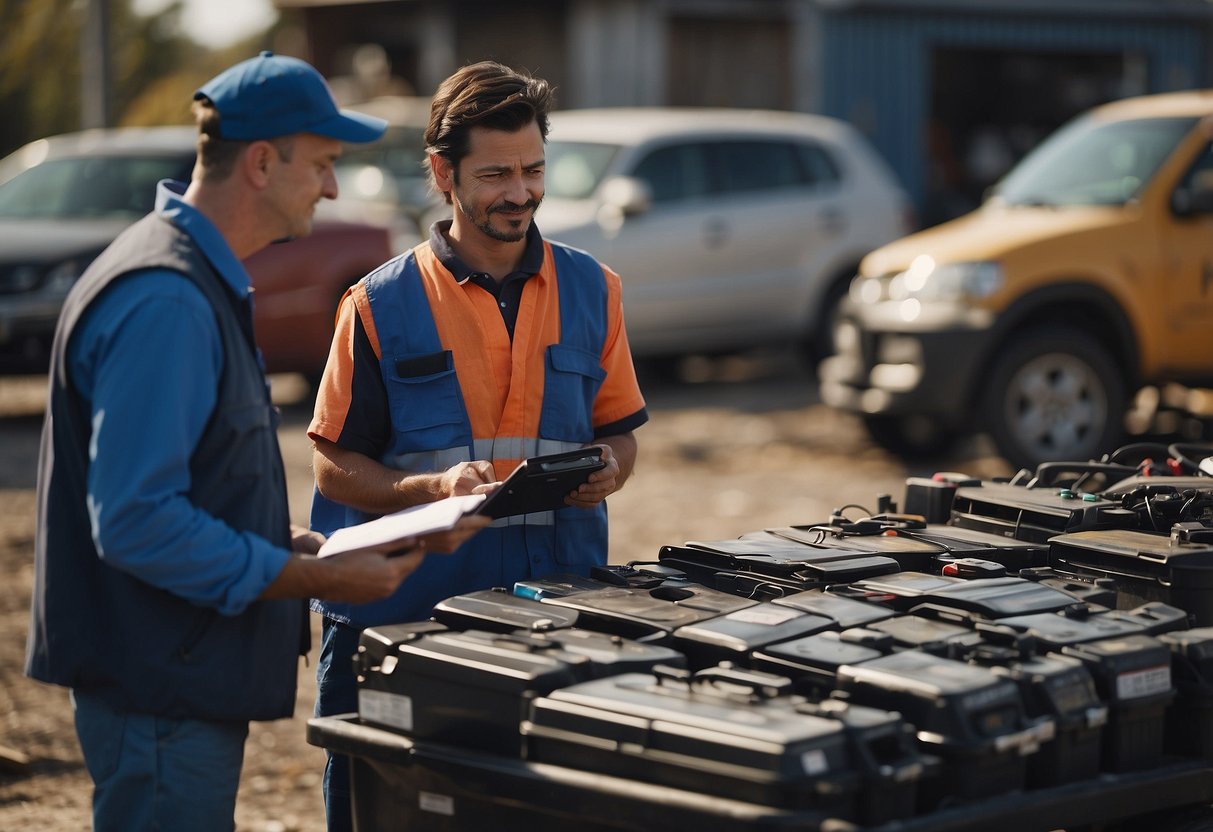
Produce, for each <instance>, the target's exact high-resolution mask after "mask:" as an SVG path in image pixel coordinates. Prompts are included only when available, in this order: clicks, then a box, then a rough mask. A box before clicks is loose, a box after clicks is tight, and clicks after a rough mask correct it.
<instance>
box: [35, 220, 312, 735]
mask: <svg viewBox="0 0 1213 832" xmlns="http://www.w3.org/2000/svg"><path fill="white" fill-rule="evenodd" d="M161 269H168V270H172V271H174V272H177V273H179V274H181V275H184V276H186V277H187V278H188V279H189V280H191V281H192V282H193V283H194V284H195V285H196V286H197V287H198V289H199V290H201V292H202V293H203V295H204V296H205V297H206V298H207V300H208V302H209V303H210V306H211V308H212V309H213V311H214V316H215V322H216V326H217V328H218V331H219V337H220V340H221V343H222V346H223V353H224V359H225V361H224V368H223V372H222V375H221V377H220V379H219V386H218V391H217V399H216V402H217V403H216V406H215V409H214V411H213V412H212V413H211V415H210V419H209V422H208V424H207V427H206V428H205V430H204V432H203V434H202V437H201V439H200V440H199V442H198V443H197V445H196V447H195V448H194V449H193V453H192V456H191V457H190V483H191V485H190V490H189V499H190V501H191V502H192V503H193V504H195V505H197V506H199V507H200V508H201V509H202V510H204V511H205V512H206V513H208V514H209V515H211V516H213V517H215V518H217V519H218V520H221V521H223V522H224V523H226V524H227V525H228V526H230V527H231V528H233V529H235V530H237V531H240V532H248V533H252V534H255V535H257V536H259V537H261V538H264V539H265V540H266V541H269V543H271V544H274V545H275V546H277V547H280V548H281V549H288V548H289V544H290V525H289V513H288V505H287V500H286V484H285V477H284V475H283V469H282V461H281V457H280V455H279V449H278V442H277V434H276V430H275V428H276V416H275V412H274V409H273V406H272V404H271V402H270V401H269V397H268V393H267V390H266V387H265V379H264V375H263V373H262V371H261V368H260V365H259V363H258V360H257V354H256V349H255V346H254V345H253V342H252V332H251V324H250V323H249V322H248V319H247V315H246V313H245V311H244V310H242V309H240V308H238V301H237V299H236V298H235V296H234V295H233V294H232V292H231V291H230V290H229V289H228V288H226V286H225V285H224V283H223V282H222V280H221V278H220V277H219V275H218V274H217V273H216V272H215V270H214V268H213V267H212V266H211V265H210V263H209V262H208V260H207V259H206V257H204V256H203V254H202V253H201V252H200V250H199V249H198V247H197V245H196V244H195V243H194V241H193V240H192V238H191V237H190V236H189V234H187V233H185V232H184V231H182V230H181V229H179V228H177V227H176V226H175V225H173V224H172V223H171V222H169V221H168V220H167V219H165V218H164V217H162V216H159V215H157V214H153V215H150V216H148V217H146V218H145V219H143V220H141V221H140V222H138V223H136V224H135V225H134V226H132V227H131V228H129V229H128V230H127V231H125V232H124V233H123V234H122V235H121V236H120V237H119V238H118V239H117V240H116V241H115V242H114V243H113V244H112V245H111V246H110V248H109V249H107V250H106V252H104V253H103V254H102V255H101V257H99V258H98V259H97V260H96V261H95V262H94V264H93V265H92V266H90V267H89V269H88V271H87V272H86V273H85V275H84V276H83V277H82V278H81V279H80V281H79V282H78V283H77V286H76V287H75V288H74V289H73V291H72V293H71V294H70V295H69V297H68V300H67V302H66V303H65V305H64V309H63V312H62V314H61V317H60V322H59V327H58V330H57V331H56V336H55V344H54V349H53V353H52V369H51V372H52V377H51V385H50V387H51V398H50V404H49V408H48V411H47V418H46V422H45V425H44V428H43V437H42V453H41V463H40V465H41V468H40V471H39V478H38V535H37V538H36V541H35V565H36V575H35V588H34V598H33V607H32V620H31V628H30V637H29V645H28V655H27V665H26V672H27V673H28V674H29V675H30V676H32V677H34V678H36V679H40V680H42V681H46V682H52V683H55V684H60V685H65V686H68V687H72V688H78V689H86V690H88V691H89V692H90V693H92V694H94V695H97V696H100V697H102V698H103V699H105V700H106V701H108V702H110V703H111V704H112V705H114V706H115V707H118V708H121V709H125V710H131V711H136V712H142V713H152V714H157V715H163V716H168V717H174V718H179V717H192V718H204V719H232V720H248V719H276V718H280V717H285V716H289V715H290V714H291V713H292V712H293V709H294V699H295V679H296V674H297V663H298V655H299V653H300V652H301V650H306V647H307V638H306V637H307V629H306V624H307V622H306V614H305V609H304V605H303V603H302V602H300V601H289V600H283V601H254V602H253V603H251V604H250V605H248V606H247V607H245V608H244V610H243V612H241V613H239V614H235V615H225V614H222V613H220V612H219V611H218V610H217V609H215V608H211V607H203V606H197V605H195V604H193V603H191V602H189V601H187V600H185V599H184V598H182V597H181V596H179V595H176V594H174V593H172V592H169V591H167V590H164V589H160V588H157V587H155V586H152V585H151V584H149V583H146V582H145V581H143V580H141V579H140V578H139V577H137V576H136V574H134V573H133V572H132V571H124V570H120V569H117V568H114V567H113V566H111V565H109V564H108V563H106V562H105V561H104V560H103V559H102V557H101V556H100V553H99V552H98V551H97V548H96V545H95V543H94V541H93V539H92V536H91V533H90V515H89V509H88V505H87V504H88V472H89V460H90V454H89V442H90V438H91V437H92V427H93V426H92V425H91V424H90V420H89V413H90V408H89V404H88V402H86V401H83V400H82V398H81V395H80V393H79V391H78V390H77V389H75V387H74V385H73V381H72V378H71V376H70V374H69V372H68V369H67V353H68V344H69V342H70V339H71V337H72V333H73V331H74V330H75V328H76V327H77V324H78V323H79V321H80V320H81V318H82V316H83V315H84V314H85V312H86V311H87V310H88V309H89V308H90V306H91V305H92V304H93V303H94V302H95V301H96V300H97V299H98V298H99V297H100V296H101V295H102V293H104V292H105V291H106V290H107V289H108V288H109V287H111V286H113V285H114V284H115V283H116V282H117V281H119V280H122V279H123V278H124V277H126V276H127V275H131V274H132V273H135V272H141V273H145V274H146V273H148V272H149V270H161ZM167 369H171V368H167ZM131 451H132V452H135V453H137V452H139V448H132V449H131Z"/></svg>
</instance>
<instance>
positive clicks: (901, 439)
mask: <svg viewBox="0 0 1213 832" xmlns="http://www.w3.org/2000/svg"><path fill="white" fill-rule="evenodd" d="M863 426H864V427H865V428H867V430H868V436H870V437H871V438H872V441H873V442H875V443H876V444H877V445H879V446H880V447H882V448H884V449H885V450H886V451H888V452H889V453H892V454H896V455H897V456H900V457H903V458H905V459H911V460H919V459H931V458H934V457H937V456H942V455H943V454H945V453H947V452H948V451H949V450H951V448H952V446H953V445H955V444H956V440H957V437H958V435H957V433H956V431H954V430H951V429H949V428H945V427H943V426H942V425H940V424H939V422H938V421H937V420H936V419H934V418H932V417H930V416H922V415H918V414H911V415H900V416H889V415H885V414H881V415H872V414H864V415H863Z"/></svg>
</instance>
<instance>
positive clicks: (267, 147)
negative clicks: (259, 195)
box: [240, 141, 277, 189]
mask: <svg viewBox="0 0 1213 832" xmlns="http://www.w3.org/2000/svg"><path fill="white" fill-rule="evenodd" d="M276 153H277V151H275V150H274V146H273V145H272V144H270V143H269V142H267V141H255V142H252V143H251V144H249V146H248V147H247V148H245V150H244V155H243V156H242V157H241V160H240V168H241V170H242V171H243V172H244V175H245V177H246V178H247V179H248V181H249V182H250V183H251V184H252V185H253V186H254V187H256V188H259V189H260V188H264V187H266V185H268V184H269V181H270V166H271V165H272V164H273V163H274V161H275V160H276V159H277V155H276Z"/></svg>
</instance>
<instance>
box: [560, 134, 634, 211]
mask: <svg viewBox="0 0 1213 832" xmlns="http://www.w3.org/2000/svg"><path fill="white" fill-rule="evenodd" d="M618 152H619V145H614V144H599V143H596V142H561V141H552V142H548V145H547V148H546V149H545V150H544V177H543V187H544V191H545V193H546V194H547V195H548V196H553V197H558V198H562V199H585V198H587V197H588V196H589V195H590V194H592V193H593V192H594V189H595V188H597V187H598V183H599V182H601V181H602V177H603V176H605V175H606V171H607V168H608V167H610V164H611V160H612V159H614V158H615V154H616V153H618Z"/></svg>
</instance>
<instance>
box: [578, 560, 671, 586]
mask: <svg viewBox="0 0 1213 832" xmlns="http://www.w3.org/2000/svg"><path fill="white" fill-rule="evenodd" d="M590 577H591V578H593V579H594V580H597V581H601V582H603V583H605V584H610V585H612V586H630V587H635V588H636V589H656V588H657V587H659V586H663V585H664V586H677V585H680V584H684V583H686V582H687V581H688V580H689V578H688V577H687V574H686V573H685V572H683V571H682V570H681V569H674V568H673V567H670V566H667V565H666V564H663V563H657V562H651V561H631V562H630V563H627V564H615V563H608V564H603V565H601V566H591V567H590Z"/></svg>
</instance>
